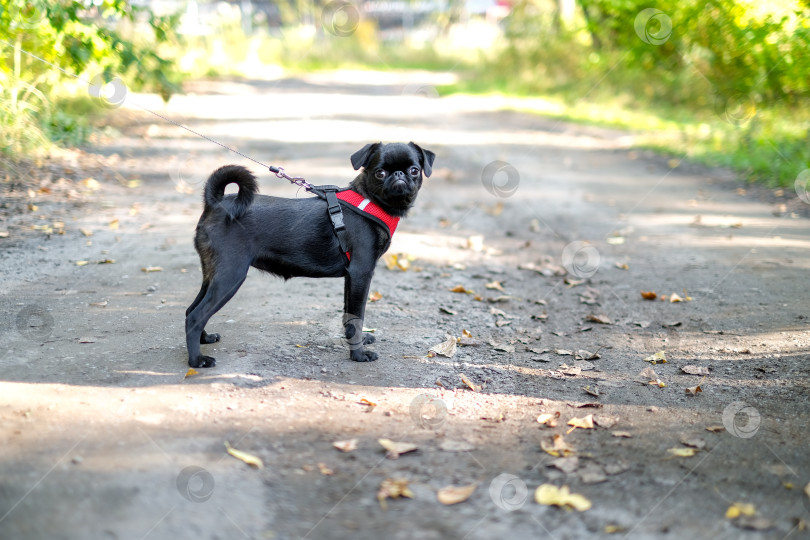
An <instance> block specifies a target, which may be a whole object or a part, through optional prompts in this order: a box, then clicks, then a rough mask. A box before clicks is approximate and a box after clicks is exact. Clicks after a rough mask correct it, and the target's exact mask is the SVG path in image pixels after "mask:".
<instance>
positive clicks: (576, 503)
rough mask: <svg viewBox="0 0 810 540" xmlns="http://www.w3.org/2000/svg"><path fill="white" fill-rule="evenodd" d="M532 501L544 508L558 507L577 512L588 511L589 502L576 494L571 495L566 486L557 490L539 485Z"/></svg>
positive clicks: (552, 486)
mask: <svg viewBox="0 0 810 540" xmlns="http://www.w3.org/2000/svg"><path fill="white" fill-rule="evenodd" d="M534 500H535V501H537V503H538V504H542V505H545V506H559V507H560V508H565V509H566V510H568V509H571V508H573V509H574V510H577V511H578V512H584V511H585V510H588V509H590V507H591V501H589V500H588V499H586V498H585V496H583V495H580V494H578V493H571V492H570V491H569V489H568V486H563V487H561V488H558V487H557V486H555V485H554V484H541V485H540V486H539V487H538V488H537V490H536V491H535V492H534Z"/></svg>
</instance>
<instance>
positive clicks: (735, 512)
mask: <svg viewBox="0 0 810 540" xmlns="http://www.w3.org/2000/svg"><path fill="white" fill-rule="evenodd" d="M756 513H757V508H756V507H755V506H754V505H753V504H751V503H743V502H735V503H734V504H732V505H731V506H729V507H728V510H726V519H737V518H738V517H740V516H753V515H755V514H756Z"/></svg>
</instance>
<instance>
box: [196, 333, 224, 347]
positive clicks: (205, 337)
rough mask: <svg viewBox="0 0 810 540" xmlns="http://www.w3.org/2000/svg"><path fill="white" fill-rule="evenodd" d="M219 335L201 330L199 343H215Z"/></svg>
mask: <svg viewBox="0 0 810 540" xmlns="http://www.w3.org/2000/svg"><path fill="white" fill-rule="evenodd" d="M219 337H220V336H219V334H208V333H206V332H205V330H203V333H202V334H201V335H200V344H201V345H210V344H211V343H216V342H217V341H219Z"/></svg>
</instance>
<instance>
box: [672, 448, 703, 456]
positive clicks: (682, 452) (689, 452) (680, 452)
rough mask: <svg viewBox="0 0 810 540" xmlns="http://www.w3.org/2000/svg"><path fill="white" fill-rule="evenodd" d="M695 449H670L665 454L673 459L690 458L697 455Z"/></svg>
mask: <svg viewBox="0 0 810 540" xmlns="http://www.w3.org/2000/svg"><path fill="white" fill-rule="evenodd" d="M697 452H698V449H697V448H670V449H669V450H667V453H668V454H670V455H672V456H673V457H692V456H694V455H695V454H697Z"/></svg>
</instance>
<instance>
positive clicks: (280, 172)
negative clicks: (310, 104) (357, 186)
mask: <svg viewBox="0 0 810 540" xmlns="http://www.w3.org/2000/svg"><path fill="white" fill-rule="evenodd" d="M0 43H5V44H6V45H10V46H11V47H12V48H14V49H16V48H17V45H16V44H14V43H11V42H10V41H6V40H5V39H0ZM19 51H20V52H22V53H24V54H26V55H27V56H30V57H31V58H33V59H35V60H38V61H39V62H42V63H43V64H47V65H49V66H51V67H52V68H54V69H56V70H58V71H61V72H62V73H64V74H65V75H67V76H68V77H73V78H74V79H76V80H77V81H81V82H83V83H86V84H87V85H88V86H92V85H93V82H92V81H87V80H85V79H83V78H82V77H80V76H78V75H76V74H75V73H70V72H69V71H67V70H65V69H63V68H62V67H60V66H57V65H56V64H53V63H51V62H48V61H47V60H45V59H44V58H42V57H40V56H37V55H36V54H34V53H31V52H28V51H26V50H25V49H23V48H22V47H20V48H19ZM101 99H103V98H101ZM124 99H126V98H124ZM130 102H131V103H132V104H133V105H135V106H136V107H138V108H140V109H142V110H144V111H146V112H148V113H149V114H152V115H154V116H157V117H158V118H160V119H161V120H163V121H165V122H168V123H170V124H173V125H175V126H177V127H179V128H181V129H184V130H186V131H188V132H189V133H192V134H194V135H196V136H197V137H200V138H201V139H205V140H206V141H208V142H211V143H214V144H216V145H217V146H221V147H222V148H224V149H226V150H228V151H230V152H233V153H234V154H237V155H239V156H242V157H243V158H245V159H247V160H250V161H252V162H253V163H256V164H257V165H261V166H262V167H263V168H265V169H268V170H269V171H270V172H271V173H273V174H275V175H276V176H277V177H278V178H284V179H286V180H289V181H290V182H291V183H293V184H295V185H296V186H298V187H301V188H304V189H305V190H307V191H309V192H312V193H315V194H316V195H319V194H318V193H317V192H316V191H313V189H315V186H313V185H312V184H310V183H309V182H307V181H306V180H305V179H303V178H302V177H300V176H289V175H288V174H287V173H286V172H285V171H284V168H283V167H275V166H273V165H267V164H265V163H262V162H261V161H259V160H257V159H253V158H252V157H250V156H248V155H245V154H243V153H242V152H240V151H239V150H237V149H235V148H231V147H230V146H228V145H226V144H223V143H221V142H219V141H217V140H215V139H212V138H211V137H208V136H207V135H204V134H202V133H199V132H197V131H194V130H193V129H191V128H190V127H188V126H184V125H183V124H181V123H180V122H176V121H175V120H172V119H171V118H169V117H167V116H164V115H162V114H160V113H158V112H155V111H153V110H151V109H149V108H147V107H144V106H143V105H141V104H140V103H136V102H134V101H131V100H130ZM322 187H324V188H325V187H331V186H322ZM319 196H320V195H319Z"/></svg>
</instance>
